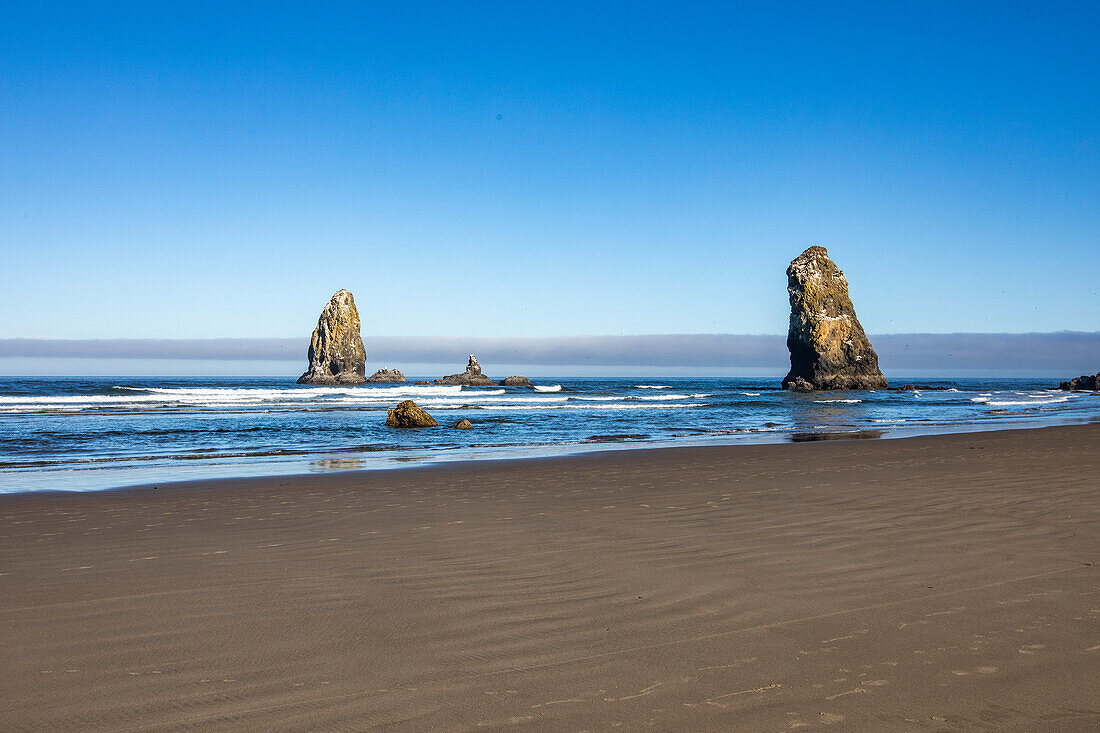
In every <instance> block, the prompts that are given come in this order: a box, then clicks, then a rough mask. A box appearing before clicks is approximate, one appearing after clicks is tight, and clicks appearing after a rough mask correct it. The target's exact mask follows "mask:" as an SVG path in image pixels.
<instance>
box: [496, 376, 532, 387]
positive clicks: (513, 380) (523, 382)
mask: <svg viewBox="0 0 1100 733" xmlns="http://www.w3.org/2000/svg"><path fill="white" fill-rule="evenodd" d="M500 384H501V386H503V387H530V386H531V380H530V379H528V378H527V377H520V376H514V377H505V378H504V379H502V380H500Z"/></svg>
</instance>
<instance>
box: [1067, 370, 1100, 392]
mask: <svg viewBox="0 0 1100 733" xmlns="http://www.w3.org/2000/svg"><path fill="white" fill-rule="evenodd" d="M1058 389H1061V390H1064V391H1066V392H1095V391H1097V390H1100V372H1097V373H1096V374H1095V375H1092V374H1082V375H1081V376H1079V377H1074V378H1073V379H1071V380H1069V381H1068V382H1062V383H1061V384H1059V385H1058Z"/></svg>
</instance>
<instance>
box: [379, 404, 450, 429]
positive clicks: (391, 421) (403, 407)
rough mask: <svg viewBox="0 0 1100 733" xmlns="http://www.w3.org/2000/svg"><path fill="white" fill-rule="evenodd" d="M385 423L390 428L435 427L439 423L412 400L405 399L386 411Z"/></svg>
mask: <svg viewBox="0 0 1100 733" xmlns="http://www.w3.org/2000/svg"><path fill="white" fill-rule="evenodd" d="M386 425H388V426H389V427H391V428H436V427H439V423H437V422H436V421H435V418H433V417H432V416H431V415H429V414H428V413H426V412H424V411H423V410H422V409H420V408H419V407H417V405H416V403H415V402H413V401H412V400H405V401H404V402H402V403H400V404H399V405H398V406H397V407H395V408H393V409H392V410H390V411H389V412H387V413H386Z"/></svg>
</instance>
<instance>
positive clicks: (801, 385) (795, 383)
mask: <svg viewBox="0 0 1100 733" xmlns="http://www.w3.org/2000/svg"><path fill="white" fill-rule="evenodd" d="M783 386H784V387H786V388H787V389H790V390H793V391H795V392H813V391H814V386H813V385H812V384H810V383H809V382H807V381H806V380H805V379H803V378H802V377H795V378H794V379H792V380H791V381H789V382H786V381H785V382H784V383H783Z"/></svg>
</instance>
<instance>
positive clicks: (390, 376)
mask: <svg viewBox="0 0 1100 733" xmlns="http://www.w3.org/2000/svg"><path fill="white" fill-rule="evenodd" d="M367 381H368V382H404V381H405V375H404V374H402V373H401V370H400V369H379V370H378V371H376V372H375V373H374V374H372V375H370V376H369V377H367Z"/></svg>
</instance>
